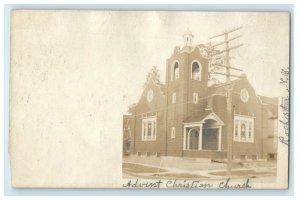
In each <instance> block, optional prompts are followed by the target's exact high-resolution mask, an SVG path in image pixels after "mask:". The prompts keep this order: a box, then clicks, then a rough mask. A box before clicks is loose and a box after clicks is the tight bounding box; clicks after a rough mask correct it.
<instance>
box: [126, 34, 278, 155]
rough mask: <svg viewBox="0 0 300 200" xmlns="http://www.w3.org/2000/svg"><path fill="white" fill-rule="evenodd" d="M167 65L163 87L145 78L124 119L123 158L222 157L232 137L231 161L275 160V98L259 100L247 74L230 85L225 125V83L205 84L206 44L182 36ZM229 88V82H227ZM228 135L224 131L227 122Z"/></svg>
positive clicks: (206, 70)
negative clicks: (134, 101) (139, 95)
mask: <svg viewBox="0 0 300 200" xmlns="http://www.w3.org/2000/svg"><path fill="white" fill-rule="evenodd" d="M183 38H184V45H183V47H175V49H174V51H173V53H172V55H171V57H169V58H168V59H167V62H166V79H165V80H166V81H165V84H161V83H158V82H157V81H155V80H154V79H151V78H150V79H149V80H148V82H147V84H146V86H145V87H144V90H143V92H142V94H141V97H140V99H139V101H138V102H137V103H136V104H134V106H132V107H131V108H130V110H131V113H130V114H126V115H124V116H123V137H124V143H123V145H124V146H123V151H124V154H125V155H128V154H131V155H138V156H174V157H199V158H226V157H227V141H228V140H227V134H232V154H233V158H234V159H241V160H245V159H247V160H249V159H252V160H256V159H276V155H277V119H278V113H277V110H278V108H277V107H278V98H269V97H264V96H259V95H257V94H256V92H255V89H254V88H253V87H252V85H251V83H250V82H249V81H248V80H247V77H246V75H241V76H240V77H239V78H238V79H236V80H232V81H230V82H229V84H230V85H232V88H233V91H232V105H233V110H232V119H230V120H228V119H227V118H226V116H227V113H226V112H227V109H226V89H225V87H224V83H220V84H213V85H209V84H208V77H209V76H208V73H209V59H208V55H207V52H206V51H205V48H204V47H205V46H204V45H196V46H192V38H193V35H192V34H191V33H190V32H188V33H186V34H184V35H183ZM227 85H228V83H227ZM229 121H230V122H231V123H232V127H233V129H232V132H230V133H227V132H226V126H227V124H228V122H229Z"/></svg>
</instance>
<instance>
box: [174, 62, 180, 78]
mask: <svg viewBox="0 0 300 200" xmlns="http://www.w3.org/2000/svg"><path fill="white" fill-rule="evenodd" d="M177 79H179V64H178V62H175V63H174V66H173V80H177Z"/></svg>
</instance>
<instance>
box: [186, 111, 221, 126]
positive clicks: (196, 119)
mask: <svg viewBox="0 0 300 200" xmlns="http://www.w3.org/2000/svg"><path fill="white" fill-rule="evenodd" d="M207 119H213V120H215V121H217V122H218V123H219V124H220V125H224V122H223V121H222V120H221V119H220V118H219V117H218V115H217V114H216V113H214V112H213V111H211V110H206V111H205V112H202V113H196V114H194V115H192V116H190V117H188V118H187V119H186V120H185V121H184V123H185V124H188V123H205V120H207Z"/></svg>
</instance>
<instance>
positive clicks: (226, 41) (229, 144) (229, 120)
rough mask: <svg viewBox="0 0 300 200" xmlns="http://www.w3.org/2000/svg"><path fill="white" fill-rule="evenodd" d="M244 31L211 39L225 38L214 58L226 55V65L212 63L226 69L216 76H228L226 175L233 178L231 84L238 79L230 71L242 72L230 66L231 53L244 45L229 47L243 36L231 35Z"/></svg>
mask: <svg viewBox="0 0 300 200" xmlns="http://www.w3.org/2000/svg"><path fill="white" fill-rule="evenodd" d="M240 29H242V27H238V28H235V29H231V30H225V31H224V32H223V33H221V34H218V35H215V36H212V37H211V38H210V39H214V38H217V37H221V36H224V41H222V42H220V43H217V44H215V45H213V46H212V47H213V48H215V47H217V46H220V45H223V44H224V45H225V49H224V50H221V51H216V52H215V53H214V54H213V55H212V57H213V56H216V55H222V54H223V53H225V55H224V57H223V58H224V60H225V65H223V64H220V63H212V65H213V66H218V67H223V68H226V73H225V74H224V73H219V72H214V74H218V75H225V76H226V83H225V84H224V85H222V87H225V91H226V118H227V124H226V134H227V170H226V175H227V176H228V177H230V176H231V169H232V142H233V139H232V138H233V137H232V135H233V118H234V113H233V107H234V106H233V105H232V90H233V85H232V84H231V83H230V77H238V78H239V76H236V75H233V74H231V73H230V70H237V71H242V70H241V69H239V68H235V67H231V66H230V59H231V57H230V51H231V50H233V49H236V48H239V47H241V46H242V45H243V44H238V45H236V46H233V47H229V42H231V41H233V40H235V39H237V38H240V37H241V35H238V36H236V37H232V38H229V34H230V33H233V32H235V31H238V30H240Z"/></svg>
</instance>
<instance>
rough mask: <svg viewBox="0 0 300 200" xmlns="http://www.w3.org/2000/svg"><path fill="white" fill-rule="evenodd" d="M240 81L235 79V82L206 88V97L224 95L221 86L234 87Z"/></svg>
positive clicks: (224, 91)
mask: <svg viewBox="0 0 300 200" xmlns="http://www.w3.org/2000/svg"><path fill="white" fill-rule="evenodd" d="M240 81H241V79H235V80H231V81H229V82H226V83H220V84H215V85H211V86H209V87H208V95H212V94H219V95H225V94H226V90H225V88H224V87H222V86H225V85H232V86H233V87H234V86H235V85H236V84H238V82H240Z"/></svg>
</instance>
